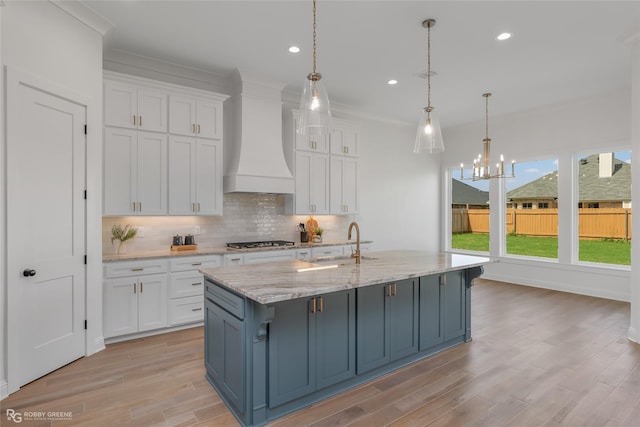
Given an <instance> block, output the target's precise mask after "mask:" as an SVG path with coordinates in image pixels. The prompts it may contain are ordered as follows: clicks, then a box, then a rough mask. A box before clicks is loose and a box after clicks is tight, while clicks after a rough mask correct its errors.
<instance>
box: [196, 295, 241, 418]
mask: <svg viewBox="0 0 640 427" xmlns="http://www.w3.org/2000/svg"><path fill="white" fill-rule="evenodd" d="M205 323H206V328H205V330H206V331H207V333H206V335H205V367H206V369H207V373H208V374H209V376H210V377H211V378H212V379H213V381H214V382H215V383H216V384H217V385H218V386H219V387H221V388H222V391H223V392H224V395H225V397H226V398H227V399H228V401H229V402H231V404H233V405H234V406H235V407H236V408H237V409H238V410H239V411H240V412H244V410H245V390H244V375H245V372H244V360H245V354H244V351H243V349H244V347H245V346H244V342H245V330H244V322H242V321H241V320H238V319H237V318H235V317H234V316H232V315H231V314H229V313H228V312H226V311H225V310H223V309H222V308H220V307H219V306H217V305H216V304H214V303H213V302H212V301H211V300H210V299H207V300H206V302H205Z"/></svg>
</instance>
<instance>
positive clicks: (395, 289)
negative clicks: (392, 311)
mask: <svg viewBox="0 0 640 427" xmlns="http://www.w3.org/2000/svg"><path fill="white" fill-rule="evenodd" d="M397 293H398V285H397V284H396V283H394V284H393V296H394V297H395V296H396V295H397Z"/></svg>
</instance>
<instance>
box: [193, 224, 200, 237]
mask: <svg viewBox="0 0 640 427" xmlns="http://www.w3.org/2000/svg"><path fill="white" fill-rule="evenodd" d="M200 233H201V231H200V226H199V225H196V226H195V227H193V234H194V235H195V236H197V235H198V234H200Z"/></svg>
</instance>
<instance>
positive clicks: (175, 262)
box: [169, 255, 222, 272]
mask: <svg viewBox="0 0 640 427" xmlns="http://www.w3.org/2000/svg"><path fill="white" fill-rule="evenodd" d="M169 265H170V269H171V271H172V272H174V271H187V270H198V269H199V268H207V267H219V266H220V265H222V257H221V256H220V255H201V256H190V257H180V258H175V259H171V260H170V261H169Z"/></svg>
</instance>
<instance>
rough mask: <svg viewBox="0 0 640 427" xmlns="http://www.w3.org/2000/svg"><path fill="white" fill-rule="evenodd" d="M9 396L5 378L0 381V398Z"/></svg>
mask: <svg viewBox="0 0 640 427" xmlns="http://www.w3.org/2000/svg"><path fill="white" fill-rule="evenodd" d="M7 396H9V384H7V382H6V381H5V380H2V381H0V400H2V399H4V398H5V397H7Z"/></svg>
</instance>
